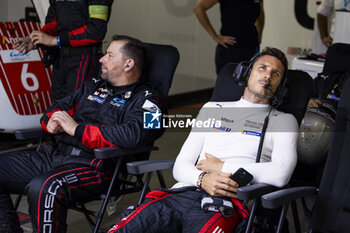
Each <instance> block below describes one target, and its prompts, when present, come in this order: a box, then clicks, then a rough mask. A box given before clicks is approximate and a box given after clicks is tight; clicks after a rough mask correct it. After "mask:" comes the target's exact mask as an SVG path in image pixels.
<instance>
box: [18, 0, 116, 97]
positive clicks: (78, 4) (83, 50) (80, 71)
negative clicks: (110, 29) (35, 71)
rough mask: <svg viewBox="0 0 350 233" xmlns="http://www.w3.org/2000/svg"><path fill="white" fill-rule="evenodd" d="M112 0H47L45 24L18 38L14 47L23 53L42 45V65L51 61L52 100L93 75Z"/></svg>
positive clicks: (94, 75)
mask: <svg viewBox="0 0 350 233" xmlns="http://www.w3.org/2000/svg"><path fill="white" fill-rule="evenodd" d="M112 3H113V0H61V1H58V0H50V7H49V9H48V13H47V16H46V19H45V23H46V24H45V25H44V27H43V28H42V29H41V30H40V31H33V32H32V33H31V34H30V37H29V38H18V40H17V41H16V42H15V43H14V48H15V49H17V50H18V51H19V52H21V53H23V54H26V53H28V52H29V51H31V50H32V49H33V48H35V46H38V45H42V46H45V49H46V53H45V56H44V59H43V63H44V64H45V66H46V67H47V66H49V65H51V64H53V75H52V100H58V99H61V98H63V97H65V96H67V95H68V94H70V93H73V92H75V91H76V90H77V89H78V88H79V87H80V86H81V85H82V84H83V82H84V81H85V80H86V79H88V78H90V77H96V76H97V73H98V71H99V67H100V64H99V59H100V58H101V57H102V49H101V48H102V41H103V39H104V37H105V35H106V32H107V23H108V20H109V17H110V13H111V6H112Z"/></svg>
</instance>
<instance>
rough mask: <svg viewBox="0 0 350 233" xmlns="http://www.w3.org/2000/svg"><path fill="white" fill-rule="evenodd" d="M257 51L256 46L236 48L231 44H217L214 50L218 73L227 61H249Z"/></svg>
mask: <svg viewBox="0 0 350 233" xmlns="http://www.w3.org/2000/svg"><path fill="white" fill-rule="evenodd" d="M257 51H258V48H257V47H252V48H236V47H235V46H234V45H233V46H228V47H227V48H225V47H224V46H222V45H220V44H218V45H217V46H216V52H215V67H216V73H217V74H218V73H219V72H220V70H221V68H222V67H224V66H225V65H226V64H228V63H239V62H241V61H249V60H250V59H251V58H252V57H253V56H254V55H255V54H256V53H257Z"/></svg>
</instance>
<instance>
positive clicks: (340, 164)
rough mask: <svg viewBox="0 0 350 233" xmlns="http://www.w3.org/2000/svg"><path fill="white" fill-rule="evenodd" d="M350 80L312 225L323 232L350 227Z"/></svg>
mask: <svg viewBox="0 0 350 233" xmlns="http://www.w3.org/2000/svg"><path fill="white" fill-rule="evenodd" d="M349 142H350V80H347V81H346V82H345V84H344V87H343V90H342V93H341V96H340V102H339V104H338V109H337V115H336V120H335V126H334V130H333V137H332V144H331V148H330V150H329V153H328V157H327V161H326V166H325V170H324V172H323V176H322V180H321V184H320V189H319V195H318V200H317V202H316V204H315V207H314V209H313V215H312V221H311V227H312V228H313V229H315V230H317V231H321V232H349V229H350V221H349V216H350V174H349V167H350V143H349Z"/></svg>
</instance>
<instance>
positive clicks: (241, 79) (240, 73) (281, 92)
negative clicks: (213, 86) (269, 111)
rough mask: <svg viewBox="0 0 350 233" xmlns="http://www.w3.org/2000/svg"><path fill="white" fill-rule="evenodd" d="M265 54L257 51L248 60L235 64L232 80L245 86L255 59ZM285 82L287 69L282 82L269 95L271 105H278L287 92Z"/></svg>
mask: <svg viewBox="0 0 350 233" xmlns="http://www.w3.org/2000/svg"><path fill="white" fill-rule="evenodd" d="M264 55H265V54H261V53H257V54H255V55H254V56H253V57H252V58H251V59H250V60H249V61H242V62H240V63H238V64H237V66H236V68H235V70H234V71H233V74H232V77H233V79H234V82H235V83H236V84H237V85H239V86H246V85H247V84H248V78H249V76H250V73H251V71H252V68H253V65H254V63H255V61H256V60H257V59H258V58H259V57H261V56H264ZM286 83H287V70H285V71H284V74H283V80H282V83H281V84H280V85H279V86H278V88H277V90H276V92H275V93H274V94H273V96H272V97H271V100H270V102H271V105H272V106H274V107H278V106H280V105H281V104H282V103H283V99H284V97H285V96H286V94H287V92H288V88H287V87H286Z"/></svg>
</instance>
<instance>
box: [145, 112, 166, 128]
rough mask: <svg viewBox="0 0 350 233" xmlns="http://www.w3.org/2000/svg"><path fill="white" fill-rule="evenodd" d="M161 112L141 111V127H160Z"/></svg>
mask: <svg viewBox="0 0 350 233" xmlns="http://www.w3.org/2000/svg"><path fill="white" fill-rule="evenodd" d="M161 115H162V114H161V113H160V112H159V111H156V112H143V128H144V129H160V122H161Z"/></svg>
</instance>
